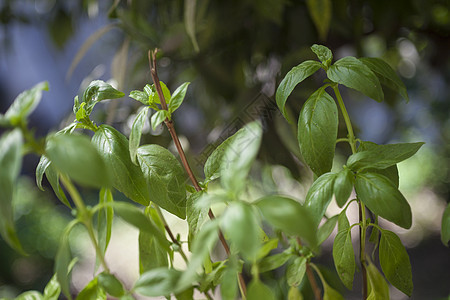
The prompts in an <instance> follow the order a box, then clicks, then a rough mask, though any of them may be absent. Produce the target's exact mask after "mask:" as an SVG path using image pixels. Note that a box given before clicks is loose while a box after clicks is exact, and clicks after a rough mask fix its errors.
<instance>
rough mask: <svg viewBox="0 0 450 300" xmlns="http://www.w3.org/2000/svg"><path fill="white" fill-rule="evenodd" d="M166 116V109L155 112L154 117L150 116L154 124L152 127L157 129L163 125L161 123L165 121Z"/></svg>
mask: <svg viewBox="0 0 450 300" xmlns="http://www.w3.org/2000/svg"><path fill="white" fill-rule="evenodd" d="M166 117H167V111H166V110H158V111H157V112H155V113H154V114H153V115H152V117H151V118H150V123H151V125H152V129H153V130H156V127H158V126H159V125H161V123H162V122H164V120H165V119H166Z"/></svg>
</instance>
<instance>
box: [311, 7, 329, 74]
mask: <svg viewBox="0 0 450 300" xmlns="http://www.w3.org/2000/svg"><path fill="white" fill-rule="evenodd" d="M318 4H319V3H318ZM308 5H309V4H308ZM311 50H312V52H314V53H315V54H316V55H317V58H318V59H319V60H320V61H321V62H322V64H323V65H325V66H327V67H329V66H330V65H331V61H332V60H333V53H332V52H331V50H330V49H328V48H327V47H325V46H323V45H317V44H314V45H312V46H311Z"/></svg>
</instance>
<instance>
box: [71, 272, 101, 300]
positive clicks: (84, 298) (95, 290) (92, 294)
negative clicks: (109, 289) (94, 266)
mask: <svg viewBox="0 0 450 300" xmlns="http://www.w3.org/2000/svg"><path fill="white" fill-rule="evenodd" d="M94 299H95V300H106V293H105V291H104V290H103V289H102V288H101V287H100V285H99V284H98V278H97V277H94V279H92V280H91V281H90V282H89V283H88V284H87V285H86V286H85V287H84V288H83V289H82V290H81V292H80V293H79V294H78V296H77V298H76V300H94Z"/></svg>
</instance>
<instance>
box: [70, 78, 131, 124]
mask: <svg viewBox="0 0 450 300" xmlns="http://www.w3.org/2000/svg"><path fill="white" fill-rule="evenodd" d="M123 96H125V94H124V93H122V92H120V91H118V90H116V89H115V88H113V87H112V86H111V85H110V84H108V83H106V82H104V81H102V80H94V81H92V82H91V83H90V84H89V85H88V87H87V88H86V90H85V91H84V93H83V97H82V102H85V103H86V105H85V107H84V109H85V110H86V114H87V115H88V116H89V115H90V114H91V112H92V110H93V109H94V106H95V104H97V103H98V102H100V101H102V100H107V99H117V98H122V97H123ZM74 112H75V113H76V111H74Z"/></svg>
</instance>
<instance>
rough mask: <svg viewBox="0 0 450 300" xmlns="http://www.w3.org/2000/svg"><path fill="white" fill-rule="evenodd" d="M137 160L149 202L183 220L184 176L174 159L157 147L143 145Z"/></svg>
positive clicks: (184, 201) (165, 150) (164, 149)
mask: <svg viewBox="0 0 450 300" xmlns="http://www.w3.org/2000/svg"><path fill="white" fill-rule="evenodd" d="M137 158H138V161H139V165H140V167H141V170H142V173H143V174H144V177H145V179H146V180H147V183H148V187H149V190H150V200H151V201H153V202H154V203H156V204H158V205H159V206H160V207H162V208H164V209H165V210H167V211H168V212H170V213H172V214H174V215H176V216H178V217H180V218H181V219H185V218H186V190H185V187H184V185H185V182H186V176H185V175H184V174H185V173H184V170H183V167H182V166H181V165H180V163H179V162H178V160H177V159H176V157H175V156H174V155H173V154H172V153H171V152H170V151H169V150H167V149H166V148H164V147H161V146H159V145H145V146H142V147H139V149H138V150H137Z"/></svg>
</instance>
